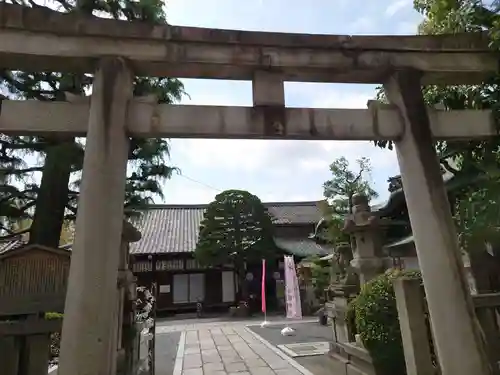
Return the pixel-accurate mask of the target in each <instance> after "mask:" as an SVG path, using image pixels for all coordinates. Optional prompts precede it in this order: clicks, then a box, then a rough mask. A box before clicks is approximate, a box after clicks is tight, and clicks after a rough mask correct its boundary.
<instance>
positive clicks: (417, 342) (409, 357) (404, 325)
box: [394, 278, 435, 375]
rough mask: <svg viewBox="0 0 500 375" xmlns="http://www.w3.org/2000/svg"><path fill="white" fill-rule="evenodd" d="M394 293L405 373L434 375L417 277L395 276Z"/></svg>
mask: <svg viewBox="0 0 500 375" xmlns="http://www.w3.org/2000/svg"><path fill="white" fill-rule="evenodd" d="M394 293H395V295H396V304H397V307H398V317H399V326H400V328H401V338H402V340H403V348H404V352H405V362H406V373H407V375H434V374H435V370H434V366H433V364H432V358H431V347H430V345H429V342H430V340H431V337H429V335H428V331H427V326H426V322H425V311H424V303H423V300H424V295H423V293H422V290H421V289H420V281H419V280H411V279H404V278H400V279H396V280H395V281H394Z"/></svg>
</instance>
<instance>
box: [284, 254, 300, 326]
mask: <svg viewBox="0 0 500 375" xmlns="http://www.w3.org/2000/svg"><path fill="white" fill-rule="evenodd" d="M284 263H285V264H284V266H285V298H286V317H287V318H288V319H302V307H301V305H300V290H299V280H298V279H297V272H296V271H295V262H294V260H293V256H285V262H284Z"/></svg>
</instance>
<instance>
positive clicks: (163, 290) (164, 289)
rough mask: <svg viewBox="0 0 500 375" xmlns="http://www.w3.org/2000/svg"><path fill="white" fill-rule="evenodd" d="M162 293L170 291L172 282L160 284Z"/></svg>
mask: <svg viewBox="0 0 500 375" xmlns="http://www.w3.org/2000/svg"><path fill="white" fill-rule="evenodd" d="M160 293H170V284H169V285H160Z"/></svg>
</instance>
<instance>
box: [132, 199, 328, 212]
mask: <svg viewBox="0 0 500 375" xmlns="http://www.w3.org/2000/svg"><path fill="white" fill-rule="evenodd" d="M321 201H322V200H316V201H287V202H285V201H282V202H262V204H264V205H265V206H274V207H297V206H312V205H317V204H318V203H319V202H321ZM208 205H209V203H180V204H150V205H147V206H144V207H141V208H138V209H137V210H138V211H146V210H161V209H204V208H207V207H208Z"/></svg>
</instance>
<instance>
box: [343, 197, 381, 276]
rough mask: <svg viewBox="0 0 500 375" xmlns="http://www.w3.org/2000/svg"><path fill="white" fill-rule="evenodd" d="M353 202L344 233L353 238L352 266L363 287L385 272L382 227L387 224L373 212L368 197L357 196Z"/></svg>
mask: <svg viewBox="0 0 500 375" xmlns="http://www.w3.org/2000/svg"><path fill="white" fill-rule="evenodd" d="M352 200H353V210H352V214H350V215H349V216H348V217H347V218H346V221H345V224H344V233H347V234H349V235H350V236H351V241H352V243H351V245H352V250H353V256H354V258H353V260H352V261H351V265H352V267H353V268H354V269H356V272H357V273H358V275H359V281H360V283H361V285H362V284H364V283H366V282H368V281H370V280H371V279H373V278H374V277H376V276H377V275H379V274H380V273H381V272H383V270H384V259H383V254H382V237H383V236H382V229H383V228H382V226H383V225H384V224H385V222H382V220H381V219H379V218H378V217H377V216H376V215H374V214H373V213H372V212H371V209H370V205H369V204H368V197H367V196H366V195H364V194H355V195H354V196H353V197H352Z"/></svg>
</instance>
